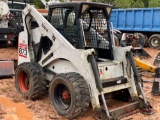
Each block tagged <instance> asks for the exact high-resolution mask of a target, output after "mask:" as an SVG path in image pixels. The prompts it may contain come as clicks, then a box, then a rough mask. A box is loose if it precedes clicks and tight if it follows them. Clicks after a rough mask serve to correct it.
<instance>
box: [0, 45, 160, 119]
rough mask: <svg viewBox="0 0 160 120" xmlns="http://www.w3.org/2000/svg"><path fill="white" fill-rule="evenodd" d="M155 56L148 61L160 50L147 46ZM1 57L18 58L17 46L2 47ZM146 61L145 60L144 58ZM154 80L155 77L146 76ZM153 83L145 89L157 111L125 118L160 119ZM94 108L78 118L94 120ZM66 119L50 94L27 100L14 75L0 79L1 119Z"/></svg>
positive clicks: (158, 99)
mask: <svg viewBox="0 0 160 120" xmlns="http://www.w3.org/2000/svg"><path fill="white" fill-rule="evenodd" d="M147 51H149V53H150V55H151V56H153V58H150V59H148V60H146V62H149V63H153V60H154V58H155V56H156V54H157V53H158V52H160V51H158V50H153V49H150V48H147ZM0 53H1V54H0V59H1V60H2V59H3V60H4V59H7V60H10V59H17V49H16V48H12V47H9V48H5V49H0ZM144 61H145V60H144ZM144 79H147V80H153V78H144ZM151 87H152V84H151V83H144V91H145V94H146V97H147V100H148V101H149V102H150V103H151V105H152V106H153V107H154V109H155V111H156V113H155V114H154V115H150V116H148V115H143V114H141V113H137V114H134V115H132V116H128V117H126V118H123V120H160V96H159V97H158V96H153V95H152V94H151ZM93 116H94V114H93V112H92V108H90V110H89V112H88V113H86V115H84V116H83V117H79V118H77V119H76V120H94V117H93ZM58 119H59V120H65V119H64V118H62V117H61V116H59V115H58V114H56V112H55V111H54V110H53V108H52V106H51V105H50V102H49V99H48V96H47V95H46V96H44V97H43V98H41V99H39V100H35V101H31V100H27V99H25V98H24V97H22V96H21V95H20V94H19V93H17V91H16V89H15V87H14V77H13V78H7V79H0V120H58Z"/></svg>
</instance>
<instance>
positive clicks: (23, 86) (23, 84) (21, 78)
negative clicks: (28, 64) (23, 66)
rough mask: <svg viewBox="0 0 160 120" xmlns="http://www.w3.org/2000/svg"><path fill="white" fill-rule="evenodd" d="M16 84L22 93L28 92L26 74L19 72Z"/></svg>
mask: <svg viewBox="0 0 160 120" xmlns="http://www.w3.org/2000/svg"><path fill="white" fill-rule="evenodd" d="M18 84H19V87H20V89H21V91H22V92H24V93H25V92H27V91H28V90H29V79H28V75H27V73H26V72H21V73H20V74H19V77H18Z"/></svg>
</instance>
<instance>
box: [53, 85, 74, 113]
mask: <svg viewBox="0 0 160 120" xmlns="http://www.w3.org/2000/svg"><path fill="white" fill-rule="evenodd" d="M54 99H55V102H56V104H57V105H58V106H59V108H61V109H63V110H66V109H68V108H69V107H70V105H71V94H70V91H69V90H68V87H67V86H65V85H64V84H58V85H57V86H56V87H55V91H54Z"/></svg>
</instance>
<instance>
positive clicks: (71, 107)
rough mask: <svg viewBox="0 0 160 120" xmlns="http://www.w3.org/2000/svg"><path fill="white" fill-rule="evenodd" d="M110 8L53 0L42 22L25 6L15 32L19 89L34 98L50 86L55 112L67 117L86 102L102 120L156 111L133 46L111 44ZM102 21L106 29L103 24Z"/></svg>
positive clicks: (85, 106)
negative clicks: (19, 29)
mask: <svg viewBox="0 0 160 120" xmlns="http://www.w3.org/2000/svg"><path fill="white" fill-rule="evenodd" d="M111 10H112V6H111V5H107V4H101V3H90V2H80V3H74V2H72V3H54V4H52V5H49V12H48V20H46V19H45V18H44V17H43V16H42V15H41V14H40V13H38V12H37V10H36V9H35V8H34V7H33V6H30V5H27V7H26V8H25V9H24V10H23V12H22V17H23V25H24V31H23V32H21V33H20V34H19V46H18V47H19V48H18V49H19V50H18V51H19V53H18V55H19V57H18V64H19V65H18V67H17V70H16V76H15V87H16V89H17V91H18V92H20V93H21V94H22V95H23V96H24V97H26V98H28V99H33V100H34V99H37V98H39V97H42V96H43V95H44V94H45V93H46V91H47V89H48V91H49V99H50V102H51V104H52V106H53V108H54V109H55V111H56V112H57V113H58V114H60V115H61V116H63V117H65V118H69V119H72V118H76V117H78V116H80V115H83V114H84V113H85V112H86V111H87V110H88V108H89V105H90V103H91V105H92V108H93V109H94V111H95V115H96V116H95V117H96V119H101V120H103V119H104V120H106V119H109V120H112V119H120V118H121V117H124V116H125V115H126V113H127V114H129V113H130V112H132V111H134V110H136V109H140V110H141V111H142V112H143V113H144V114H152V113H154V110H153V109H152V107H151V105H150V104H149V103H148V102H147V100H146V98H145V95H144V92H143V89H142V84H141V78H140V76H139V74H138V72H137V69H136V66H135V63H134V60H133V57H132V53H131V47H130V46H127V47H117V46H115V44H114V40H113V39H112V38H113V33H112V32H111V31H112V28H111V27H110V23H109V21H108V20H109V16H110V12H111ZM104 20H106V21H107V26H106V29H104V28H103V29H102V28H101V26H102V24H103V22H102V21H104ZM103 27H104V26H103ZM118 103H119V104H118Z"/></svg>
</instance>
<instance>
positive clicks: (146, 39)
mask: <svg viewBox="0 0 160 120" xmlns="http://www.w3.org/2000/svg"><path fill="white" fill-rule="evenodd" d="M138 36H139V37H142V38H144V46H148V36H147V35H146V34H144V33H138Z"/></svg>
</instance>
